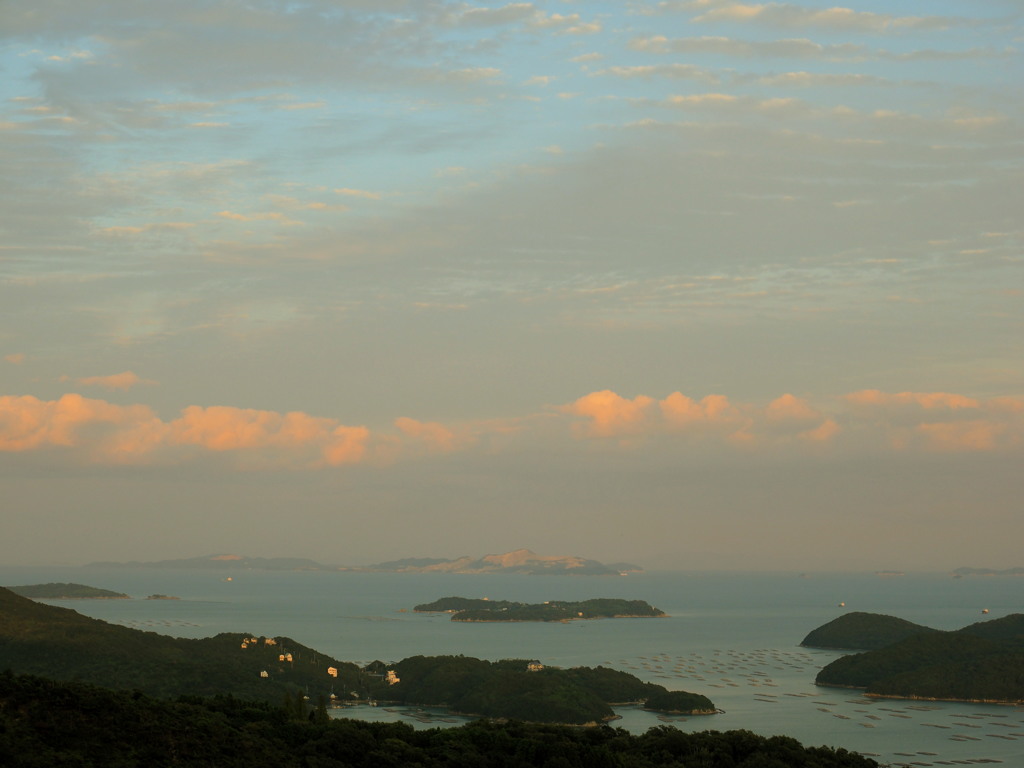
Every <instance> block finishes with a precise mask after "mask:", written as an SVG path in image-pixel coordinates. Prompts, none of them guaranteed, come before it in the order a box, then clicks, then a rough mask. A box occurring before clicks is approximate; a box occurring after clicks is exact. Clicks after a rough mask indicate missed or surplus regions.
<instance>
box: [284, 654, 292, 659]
mask: <svg viewBox="0 0 1024 768" xmlns="http://www.w3.org/2000/svg"><path fill="white" fill-rule="evenodd" d="M284 660H285V661H292V655H291V654H290V653H286V654H285V655H284Z"/></svg>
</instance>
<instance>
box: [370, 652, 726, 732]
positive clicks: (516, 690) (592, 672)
mask: <svg viewBox="0 0 1024 768" xmlns="http://www.w3.org/2000/svg"><path fill="white" fill-rule="evenodd" d="M395 670H396V672H397V674H398V677H399V678H400V680H401V682H399V683H398V684H396V685H394V686H392V687H391V689H390V690H389V691H388V692H387V697H388V698H389V699H391V700H394V701H400V702H403V703H409V704H426V705H443V706H448V707H451V708H452V709H453V710H455V711H457V712H463V713H467V714H474V715H483V716H486V717H506V718H514V719H517V720H531V721H534V722H549V723H567V724H584V723H599V722H602V721H605V720H608V719H610V718H612V717H613V716H614V713H613V712H612V708H611V704H619V703H627V702H629V703H633V702H637V703H643V702H646V703H645V706H647V707H648V708H650V709H656V710H658V711H662V709H667V710H670V711H676V710H677V709H678V705H680V704H682V703H684V702H689V704H690V706H689V707H687V708H686V709H685V712H686V714H713V713H714V712H715V711H716V710H715V705H714V704H713V703H712V702H711V700H710V699H708V698H706V697H704V696H701V695H699V694H689V693H685V692H682V691H677V692H674V693H678V694H681V696H679V697H677V698H675V699H673V700H672V701H670V702H669V704H670V706H667V707H665V708H663V707H660V706H657V700H658V697H665V696H666V694H669V693H670V692H669V691H667V690H666V689H665V688H663V687H662V686H660V685H656V684H654V683H645V682H643V681H641V680H639V679H638V678H636V677H634V676H633V675H630V674H628V673H626V672H619V671H617V670H614V669H608V668H606V667H596V668H591V667H573V668H571V669H551V668H546V669H541V670H539V671H535V672H531V671H527V661H526V660H524V659H506V660H504V661H494V662H491V661H483V660H481V659H475V658H471V657H467V656H413V657H411V658H408V659H403V660H402V661H400V662H398V664H396V665H395ZM652 698H653V699H654V702H655V703H653V704H652V703H651V701H652ZM663 700H665V701H668V699H663Z"/></svg>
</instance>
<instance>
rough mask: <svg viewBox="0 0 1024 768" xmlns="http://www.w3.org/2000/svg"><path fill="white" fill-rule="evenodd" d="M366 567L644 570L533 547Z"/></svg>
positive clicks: (552, 572)
mask: <svg viewBox="0 0 1024 768" xmlns="http://www.w3.org/2000/svg"><path fill="white" fill-rule="evenodd" d="M362 570H367V571H386V572H390V573H468V574H479V573H510V574H525V575H530V576H538V575H544V576H621V575H624V574H627V573H640V572H641V571H643V568H641V567H640V566H638V565H633V564H631V563H614V564H611V565H606V564H605V563H601V562H598V561H597V560H588V559H586V558H582V557H576V556H574V555H538V554H536V553H534V552H532V551H530V550H529V549H516V550H513V551H512V552H506V553H504V554H500V555H484V556H483V557H480V558H474V557H470V556H468V555H467V556H463V557H458V558H455V559H454V560H444V559H441V558H429V557H420V558H406V559H403V560H390V561H388V562H384V563H377V564H376V565H370V566H367V567H366V568H364V569H362Z"/></svg>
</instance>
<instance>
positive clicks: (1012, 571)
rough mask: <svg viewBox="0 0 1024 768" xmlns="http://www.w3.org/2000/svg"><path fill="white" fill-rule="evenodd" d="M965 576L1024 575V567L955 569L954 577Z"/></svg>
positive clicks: (960, 577)
mask: <svg viewBox="0 0 1024 768" xmlns="http://www.w3.org/2000/svg"><path fill="white" fill-rule="evenodd" d="M965 576H1024V568H1004V569H1003V570H998V569H995V568H957V569H956V570H954V571H953V578H954V579H962V578H964V577H965Z"/></svg>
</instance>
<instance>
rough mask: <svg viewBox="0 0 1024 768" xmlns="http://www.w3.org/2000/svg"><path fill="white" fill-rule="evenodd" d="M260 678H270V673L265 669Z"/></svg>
mask: <svg viewBox="0 0 1024 768" xmlns="http://www.w3.org/2000/svg"><path fill="white" fill-rule="evenodd" d="M260 677H270V673H269V672H267V670H265V669H264V670H263V671H262V672H260Z"/></svg>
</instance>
